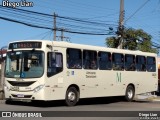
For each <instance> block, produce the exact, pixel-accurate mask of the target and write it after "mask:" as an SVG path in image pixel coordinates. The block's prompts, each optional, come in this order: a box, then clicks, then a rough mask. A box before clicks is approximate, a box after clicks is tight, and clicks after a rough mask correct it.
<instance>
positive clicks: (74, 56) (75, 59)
mask: <svg viewBox="0 0 160 120" xmlns="http://www.w3.org/2000/svg"><path fill="white" fill-rule="evenodd" d="M67 68H69V69H81V68H82V53H81V50H80V49H72V48H68V49H67Z"/></svg>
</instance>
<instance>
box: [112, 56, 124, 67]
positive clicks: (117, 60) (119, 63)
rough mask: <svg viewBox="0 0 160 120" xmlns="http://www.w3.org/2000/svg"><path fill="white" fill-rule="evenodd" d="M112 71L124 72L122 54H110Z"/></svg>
mask: <svg viewBox="0 0 160 120" xmlns="http://www.w3.org/2000/svg"><path fill="white" fill-rule="evenodd" d="M112 63H113V70H124V57H123V54H120V53H113V54H112Z"/></svg>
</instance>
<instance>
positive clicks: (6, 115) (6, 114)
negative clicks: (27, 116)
mask: <svg viewBox="0 0 160 120" xmlns="http://www.w3.org/2000/svg"><path fill="white" fill-rule="evenodd" d="M11 115H12V114H11V112H2V117H12V116H11Z"/></svg>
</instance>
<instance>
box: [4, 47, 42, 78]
mask: <svg viewBox="0 0 160 120" xmlns="http://www.w3.org/2000/svg"><path fill="white" fill-rule="evenodd" d="M43 58H44V52H42V51H35V50H30V51H29V50H28V51H11V52H7V57H6V68H5V77H9V78H38V77H41V76H42V75H43V72H44V59H43Z"/></svg>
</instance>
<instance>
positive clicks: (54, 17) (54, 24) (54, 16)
mask: <svg viewBox="0 0 160 120" xmlns="http://www.w3.org/2000/svg"><path fill="white" fill-rule="evenodd" d="M53 19H54V21H53V26H54V29H53V30H54V35H53V36H54V38H53V40H54V41H56V14H55V13H54V15H53Z"/></svg>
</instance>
